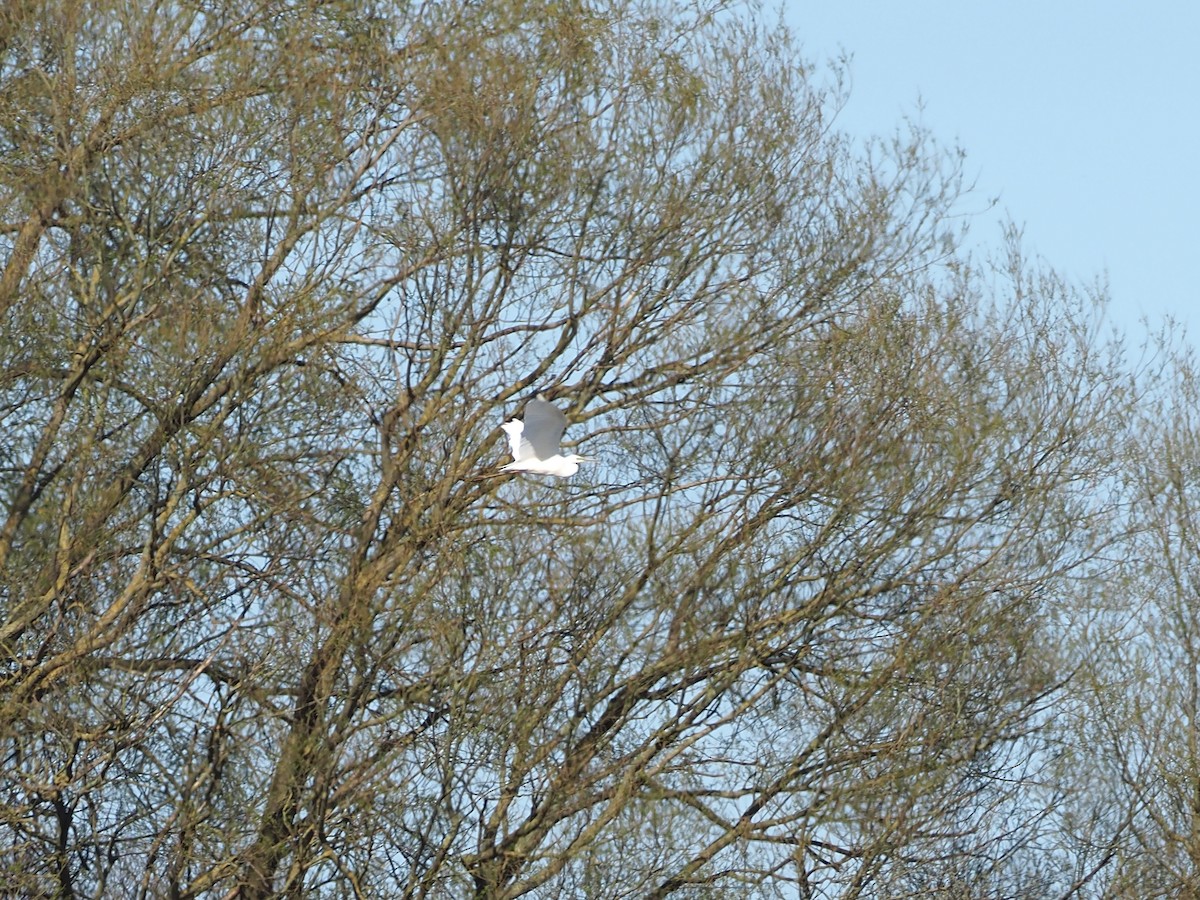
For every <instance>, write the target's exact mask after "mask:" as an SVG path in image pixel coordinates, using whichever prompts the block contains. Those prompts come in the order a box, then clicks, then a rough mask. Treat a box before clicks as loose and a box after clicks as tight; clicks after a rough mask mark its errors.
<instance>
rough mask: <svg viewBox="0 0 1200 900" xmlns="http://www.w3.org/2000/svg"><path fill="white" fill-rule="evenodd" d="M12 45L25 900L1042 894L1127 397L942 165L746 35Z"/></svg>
mask: <svg viewBox="0 0 1200 900" xmlns="http://www.w3.org/2000/svg"><path fill="white" fill-rule="evenodd" d="M0 15H2V16H3V18H2V19H0V23H2V24H0V47H3V52H4V57H3V59H4V63H3V68H2V69H0V85H2V89H3V97H4V101H3V105H2V106H0V110H2V112H0V140H2V141H3V147H4V152H3V154H2V156H3V163H0V173H2V184H3V188H2V189H3V191H4V195H3V196H4V208H5V209H6V210H7V214H6V216H5V219H6V222H5V226H4V235H5V245H4V252H5V256H4V268H3V272H2V274H0V310H2V311H3V315H4V316H5V328H4V338H3V341H2V343H0V372H3V376H2V380H0V415H2V417H3V429H4V433H5V434H6V435H7V436H8V438H7V444H6V446H4V447H3V453H4V457H3V460H2V466H3V468H2V470H0V493H2V495H3V498H4V509H5V512H6V517H5V521H4V524H3V526H2V528H0V571H2V573H3V576H2V577H3V581H2V585H3V586H2V591H3V593H2V594H0V600H2V603H3V609H2V624H0V647H2V648H3V656H4V658H5V660H6V663H5V668H4V670H3V673H2V680H0V703H2V709H3V716H2V718H0V735H2V737H3V742H4V748H5V750H4V753H5V764H4V768H3V772H4V774H3V776H0V783H2V785H3V791H4V794H3V796H4V800H3V806H2V810H3V813H2V814H3V820H4V823H5V825H6V826H7V831H8V835H9V836H8V837H7V838H5V839H4V840H5V843H4V849H3V851H2V852H3V860H4V868H5V877H6V878H7V879H8V883H9V884H11V885H12V886H13V890H20V891H25V892H26V893H30V894H36V893H49V892H58V893H60V894H61V895H64V896H75V895H100V894H104V893H105V892H112V891H119V892H121V893H122V894H135V895H158V894H162V893H170V894H171V895H174V896H185V897H192V896H202V895H203V896H210V895H211V896H228V895H237V896H243V897H259V896H269V895H273V894H300V893H304V894H313V895H326V894H327V895H331V896H333V895H336V896H345V895H354V896H413V897H426V896H471V895H474V896H478V897H515V896H520V895H534V896H541V897H554V896H562V897H579V896H594V897H616V896H667V895H672V894H674V895H681V896H696V897H702V896H703V897H718V896H737V897H742V896H746V895H747V894H753V895H757V896H773V895H775V894H777V893H779V892H782V891H785V890H786V891H787V892H788V893H789V896H794V895H795V894H796V893H797V892H799V894H800V895H801V896H829V895H839V896H856V895H862V894H867V893H874V894H894V893H900V892H903V891H914V892H915V891H923V892H926V893H928V892H932V891H938V890H941V891H943V892H945V893H946V894H947V895H949V894H950V893H951V892H952V891H954V890H963V889H968V890H970V889H983V886H989V885H990V886H991V887H992V889H997V890H999V889H1000V888H999V887H997V886H1000V885H1014V884H1018V883H1027V882H1028V880H1029V879H1030V878H1031V877H1032V876H1031V875H1030V873H1031V872H1034V871H1035V870H1036V868H1037V865H1038V863H1037V861H1036V860H1033V861H1032V862H1031V861H1030V860H1032V859H1033V857H1032V856H1031V855H1030V854H1033V853H1034V849H1035V842H1034V841H1033V837H1034V836H1035V835H1036V834H1037V833H1038V829H1039V828H1040V827H1041V823H1042V822H1043V821H1044V820H1045V817H1046V810H1045V809H1044V808H1042V809H1037V808H1030V806H1029V803H1028V798H1027V797H1026V795H1025V794H1024V793H1023V792H1022V785H1023V784H1024V783H1025V782H1027V781H1028V780H1029V779H1031V778H1034V777H1035V776H1036V774H1037V771H1038V769H1039V766H1040V765H1041V762H1040V760H1041V759H1042V758H1043V757H1044V755H1045V754H1046V753H1048V752H1049V751H1048V750H1047V748H1046V747H1045V746H1043V744H1044V737H1043V736H1044V735H1045V733H1046V732H1045V729H1044V723H1045V721H1046V718H1047V716H1048V715H1049V713H1048V708H1049V706H1050V704H1052V703H1053V701H1054V699H1055V697H1056V696H1058V695H1059V692H1060V690H1061V687H1062V684H1063V682H1064V679H1065V674H1064V673H1063V672H1062V671H1061V669H1060V662H1061V661H1060V659H1059V658H1058V656H1057V654H1056V653H1055V652H1054V649H1053V647H1052V646H1050V645H1048V644H1047V642H1046V641H1045V640H1044V638H1045V637H1046V635H1048V634H1050V633H1051V631H1052V626H1053V616H1052V614H1051V609H1050V604H1051V603H1052V600H1053V598H1054V597H1055V596H1057V595H1058V593H1059V592H1064V591H1066V590H1067V586H1068V583H1069V581H1070V579H1071V578H1072V576H1073V574H1075V573H1077V572H1079V571H1080V569H1081V567H1086V566H1087V565H1089V563H1090V561H1091V560H1093V559H1094V558H1095V554H1096V553H1097V549H1098V547H1099V546H1101V544H1102V542H1103V540H1104V539H1105V534H1106V532H1105V531H1104V530H1103V528H1102V525H1103V524H1104V523H1105V522H1107V520H1108V516H1109V513H1110V510H1109V508H1108V507H1107V506H1106V505H1105V504H1104V503H1099V502H1097V500H1096V498H1095V494H1094V492H1093V491H1092V487H1093V486H1094V485H1095V484H1096V483H1098V482H1100V481H1102V480H1103V479H1104V478H1105V477H1107V476H1108V475H1109V474H1110V473H1111V471H1112V467H1113V465H1114V463H1113V460H1112V458H1111V457H1112V446H1111V440H1110V438H1111V432H1110V431H1107V430H1106V429H1105V427H1104V423H1105V422H1107V421H1112V420H1113V417H1114V416H1119V415H1120V404H1121V403H1122V402H1123V397H1124V395H1123V394H1122V393H1121V392H1120V391H1116V390H1112V388H1113V387H1114V386H1116V385H1117V384H1118V383H1119V381H1120V376H1119V372H1118V369H1117V366H1116V362H1115V360H1114V359H1112V358H1109V357H1108V356H1106V355H1105V351H1104V348H1103V347H1102V346H1101V345H1100V344H1099V343H1098V342H1097V341H1096V339H1095V337H1094V334H1093V332H1092V331H1090V330H1089V328H1088V327H1087V323H1088V321H1090V320H1089V315H1090V314H1089V311H1088V309H1087V307H1086V304H1083V303H1081V302H1080V301H1079V300H1078V298H1077V297H1075V295H1074V294H1073V292H1072V291H1071V289H1069V288H1068V287H1067V286H1065V285H1063V284H1062V283H1061V282H1059V281H1058V280H1056V279H1055V278H1054V277H1053V276H1052V275H1051V274H1048V273H1044V272H1041V271H1040V270H1038V269H1037V268H1036V267H1032V266H1030V265H1029V264H1027V263H1026V262H1025V261H1024V260H1023V259H1021V258H1020V256H1019V253H1017V251H1016V249H1015V244H1014V248H1013V252H1012V253H1011V255H1010V256H1009V257H1006V258H1004V259H1002V260H1001V262H1000V264H999V265H997V266H995V267H994V268H992V269H989V268H986V267H984V268H981V267H977V266H976V265H975V264H973V263H972V262H971V260H970V259H968V258H967V257H966V255H965V254H963V253H961V252H960V251H958V250H957V248H956V238H957V237H958V231H957V225H956V224H955V222H956V218H955V216H954V212H955V208H956V207H955V203H956V201H957V199H958V197H959V195H960V191H961V183H960V180H959V174H958V168H957V160H956V158H955V157H954V156H953V155H945V154H941V153H939V152H938V151H937V149H936V148H935V147H934V146H933V145H932V143H931V142H930V141H929V139H928V137H927V136H926V135H925V134H924V133H922V132H921V131H920V130H919V129H911V130H907V131H902V132H899V133H898V134H897V135H896V137H895V138H893V139H889V140H880V141H876V142H873V143H871V144H870V145H868V146H866V147H856V146H855V145H853V144H852V143H851V142H849V141H848V140H847V139H846V138H844V137H843V136H841V135H840V134H839V133H838V132H837V131H836V129H835V128H834V126H833V122H832V118H833V116H834V114H835V113H836V109H837V106H838V104H839V102H840V100H841V98H842V93H841V86H840V81H839V80H838V77H837V76H838V75H839V72H838V70H837V69H834V70H832V76H833V78H832V80H829V81H827V82H823V81H822V80H821V79H822V75H821V73H820V72H818V71H816V70H813V69H810V68H807V67H806V66H804V65H803V64H801V63H799V62H797V57H796V53H795V51H794V48H793V46H792V44H791V43H790V39H789V37H788V35H787V34H786V33H784V32H781V31H780V30H778V29H774V28H770V27H767V26H766V25H765V23H764V22H763V21H762V20H761V19H759V18H756V17H755V16H754V15H753V14H752V13H751V12H748V11H744V10H741V11H737V10H728V9H725V8H724V6H723V4H720V3H714V4H713V5H712V6H711V7H706V6H704V5H696V6H687V7H681V8H679V9H674V10H668V11H664V10H662V9H660V8H658V7H657V6H656V5H654V4H649V3H641V2H636V0H607V2H583V0H572V2H551V0H506V2H504V3H498V4H475V3H471V2H466V0H463V2H452V3H438V4H414V3H404V2H391V3H385V2H380V3H377V4H373V5H371V6H370V8H369V9H366V10H364V8H363V7H362V5H361V4H357V3H348V2H346V3H341V2H328V3H326V2H322V3H299V2H296V3H293V2H277V0H247V2H245V3H242V4H232V5H225V6H219V7H215V8H212V9H209V8H208V7H193V6H191V5H188V4H167V5H153V6H151V8H149V9H145V10H130V9H128V8H126V5H124V4H116V3H108V2H100V3H94V4H82V3H78V2H73V0H46V2H44V3H26V4H23V5H18V6H16V7H14V8H13V9H11V10H9V11H7V12H5V13H3V14H0ZM539 389H541V390H544V391H545V392H546V393H547V395H548V396H549V397H550V398H551V399H552V400H554V401H555V402H556V403H558V404H559V405H560V407H562V408H563V409H564V410H566V411H567V412H568V414H569V415H570V417H571V420H572V423H573V424H572V426H571V428H570V429H569V431H568V438H569V439H572V440H575V441H579V442H586V445H587V447H588V449H589V450H590V451H592V452H593V453H595V454H597V455H600V456H602V457H603V459H604V462H603V464H602V465H600V466H599V467H597V468H595V469H592V470H589V471H585V472H581V473H580V475H578V476H576V477H575V479H573V480H572V481H570V482H564V483H552V484H548V483H544V482H542V481H539V480H538V479H535V478H496V477H492V476H493V475H494V474H495V470H496V468H497V467H498V463H499V462H500V461H501V457H502V453H503V443H502V441H501V440H500V437H501V436H500V433H499V429H498V427H497V426H498V425H499V423H500V421H501V420H502V418H504V417H505V416H507V415H509V414H512V413H514V412H517V411H518V410H519V403H520V401H521V399H522V398H525V397H528V396H530V395H531V394H532V393H533V392H534V391H535V390H539ZM1093 526H1095V527H1094V528H1093ZM1022 853H1025V854H1026V855H1025V856H1021V854H1022ZM1022 879H1024V882H1022Z"/></svg>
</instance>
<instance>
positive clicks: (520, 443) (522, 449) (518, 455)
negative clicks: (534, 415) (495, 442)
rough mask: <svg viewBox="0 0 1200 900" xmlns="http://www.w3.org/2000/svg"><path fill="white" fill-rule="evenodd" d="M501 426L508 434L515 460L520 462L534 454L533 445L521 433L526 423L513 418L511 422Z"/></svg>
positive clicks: (509, 444)
mask: <svg viewBox="0 0 1200 900" xmlns="http://www.w3.org/2000/svg"><path fill="white" fill-rule="evenodd" d="M500 427H501V428H503V429H504V433H505V434H507V435H508V446H509V448H510V449H511V450H512V455H513V461H514V462H520V461H521V460H523V459H528V458H530V457H531V456H533V445H532V444H531V443H529V441H527V440H525V439H524V438H523V437H522V435H521V432H522V431H523V430H524V428H525V425H524V423H522V422H520V421H518V420H517V419H513V420H512V421H511V422H505V423H504V424H503V425H501V426H500Z"/></svg>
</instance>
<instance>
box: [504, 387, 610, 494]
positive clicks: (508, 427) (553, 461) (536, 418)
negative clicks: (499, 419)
mask: <svg viewBox="0 0 1200 900" xmlns="http://www.w3.org/2000/svg"><path fill="white" fill-rule="evenodd" d="M500 427H501V428H503V429H504V433H505V434H507V435H508V443H509V446H510V447H512V455H513V461H512V462H510V463H509V464H508V465H506V466H501V471H509V472H535V473H537V474H539V475H557V476H558V477H560V478H566V477H567V476H569V475H574V474H575V473H576V472H578V471H579V464H580V463H581V462H593V461H594V460H593V459H592V457H590V456H579V455H577V454H575V453H570V454H568V455H566V456H563V455H562V453H561V452H559V446H558V445H559V442H560V441H561V440H562V436H563V432H564V431H565V430H566V428H567V417H566V416H565V415H563V413H562V410H560V409H558V407H556V406H555V405H554V404H553V403H550V402H549V401H548V400H544V399H543V398H542V397H541V395H540V394H539V395H538V398H537V399H536V400H530V401H529V402H528V403H526V404H525V421H524V422H522V421H520V420H518V419H513V420H512V421H511V422H505V423H504V424H503V425H501V426H500Z"/></svg>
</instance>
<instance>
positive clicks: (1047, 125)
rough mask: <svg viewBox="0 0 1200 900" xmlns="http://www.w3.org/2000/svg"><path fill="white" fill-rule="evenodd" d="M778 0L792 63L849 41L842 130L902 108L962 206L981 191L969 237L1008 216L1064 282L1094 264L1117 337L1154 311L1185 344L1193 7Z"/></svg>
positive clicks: (1198, 40)
mask: <svg viewBox="0 0 1200 900" xmlns="http://www.w3.org/2000/svg"><path fill="white" fill-rule="evenodd" d="M782 2H784V3H785V7H784V8H785V10H786V12H785V18H786V20H787V22H788V24H789V25H790V26H791V27H792V28H793V29H794V30H795V33H796V36H797V38H798V40H799V42H800V45H801V48H802V52H803V55H804V57H805V58H806V59H807V60H808V61H810V62H820V61H823V60H827V59H830V58H832V57H835V56H837V55H838V54H839V53H841V52H842V51H845V52H846V53H847V54H849V55H851V56H852V60H851V65H850V74H851V82H852V88H851V96H850V102H849V104H848V105H847V107H846V109H845V110H844V112H843V113H842V118H841V124H842V126H843V128H844V129H845V130H847V131H849V132H850V133H851V134H869V133H887V132H889V131H890V130H891V129H892V128H893V127H894V126H895V124H896V123H897V122H899V121H900V120H901V119H902V118H903V117H904V116H906V115H907V116H911V117H918V118H919V119H920V121H921V122H922V123H923V124H924V125H926V126H927V127H928V128H929V129H930V130H931V131H932V132H933V134H934V135H935V136H936V137H937V138H938V140H939V141H941V142H942V143H945V144H958V145H959V146H961V147H962V148H963V150H965V151H966V154H967V157H966V173H967V175H968V176H969V177H971V178H973V179H974V180H975V181H976V185H977V197H978V198H979V201H980V203H979V205H978V207H977V208H983V207H984V205H985V204H986V201H987V199H989V198H993V197H998V198H999V204H998V205H997V206H996V207H995V208H994V209H992V210H990V211H987V212H984V213H983V214H982V215H981V216H979V217H978V218H977V219H976V221H975V222H974V224H973V226H972V230H973V237H974V239H975V240H977V241H979V242H980V243H981V244H987V245H991V246H995V245H997V244H998V243H999V238H1000V228H999V223H1000V222H1001V220H1002V219H1004V218H1006V217H1007V218H1011V219H1012V220H1013V221H1014V222H1016V223H1017V224H1018V225H1023V226H1024V234H1025V239H1026V246H1027V248H1028V249H1029V250H1030V251H1032V252H1034V253H1036V254H1038V255H1040V256H1041V257H1043V258H1044V259H1045V260H1046V261H1047V262H1048V263H1049V264H1051V265H1052V266H1054V267H1055V268H1056V269H1057V270H1059V271H1060V272H1062V273H1063V274H1064V275H1066V276H1067V277H1069V278H1071V279H1072V280H1073V281H1075V282H1077V283H1083V282H1089V283H1090V282H1093V281H1094V280H1095V279H1096V278H1098V277H1103V276H1107V279H1108V285H1109V293H1110V298H1111V300H1110V306H1109V311H1108V319H1109V321H1110V322H1111V323H1113V324H1114V325H1115V326H1117V327H1118V328H1120V329H1121V330H1123V331H1126V332H1129V333H1130V336H1131V337H1132V336H1134V335H1140V334H1142V333H1143V329H1142V327H1141V326H1140V325H1139V319H1140V318H1141V317H1143V316H1144V317H1147V318H1149V319H1150V320H1151V322H1152V323H1158V322H1160V321H1161V320H1162V318H1163V317H1164V316H1167V315H1171V316H1174V317H1175V318H1176V319H1178V320H1180V321H1182V322H1184V323H1186V324H1187V326H1188V334H1189V336H1190V338H1191V340H1192V342H1193V343H1196V342H1197V340H1198V337H1197V335H1198V332H1200V288H1198V287H1197V285H1198V284H1200V280H1198V278H1197V272H1196V269H1197V268H1200V177H1198V175H1200V173H1198V171H1197V170H1198V168H1200V4H1193V3H1185V2H1180V0H1176V2H1166V0H1149V2H1143V3H1140V4H1136V5H1135V4H1132V3H1118V2H1115V0H1099V2H1082V0H1009V2H1005V3H994V2H993V3H971V2H962V0H959V2H951V0H909V2H904V3H901V2H898V0H897V2H884V0H874V2H872V0H822V2H809V0H782ZM918 107H920V112H919V115H918ZM968 208H971V207H970V206H968Z"/></svg>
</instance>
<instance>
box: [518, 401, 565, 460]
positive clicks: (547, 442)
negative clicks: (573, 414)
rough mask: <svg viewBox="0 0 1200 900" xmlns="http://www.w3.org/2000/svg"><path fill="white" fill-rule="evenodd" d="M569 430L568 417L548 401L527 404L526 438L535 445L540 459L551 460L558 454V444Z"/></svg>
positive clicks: (535, 450) (534, 450)
mask: <svg viewBox="0 0 1200 900" xmlns="http://www.w3.org/2000/svg"><path fill="white" fill-rule="evenodd" d="M566 429H567V417H566V416H565V415H563V413H562V411H561V410H560V409H559V408H558V407H556V406H555V405H554V404H553V403H550V402H549V401H548V400H530V401H529V402H528V403H526V404H525V433H524V437H525V439H526V440H528V441H529V443H530V444H532V445H533V452H534V453H536V454H537V457H538V459H549V458H550V457H551V456H553V455H554V454H556V453H557V452H558V444H559V442H560V441H561V440H562V436H563V432H564V431H566Z"/></svg>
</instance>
